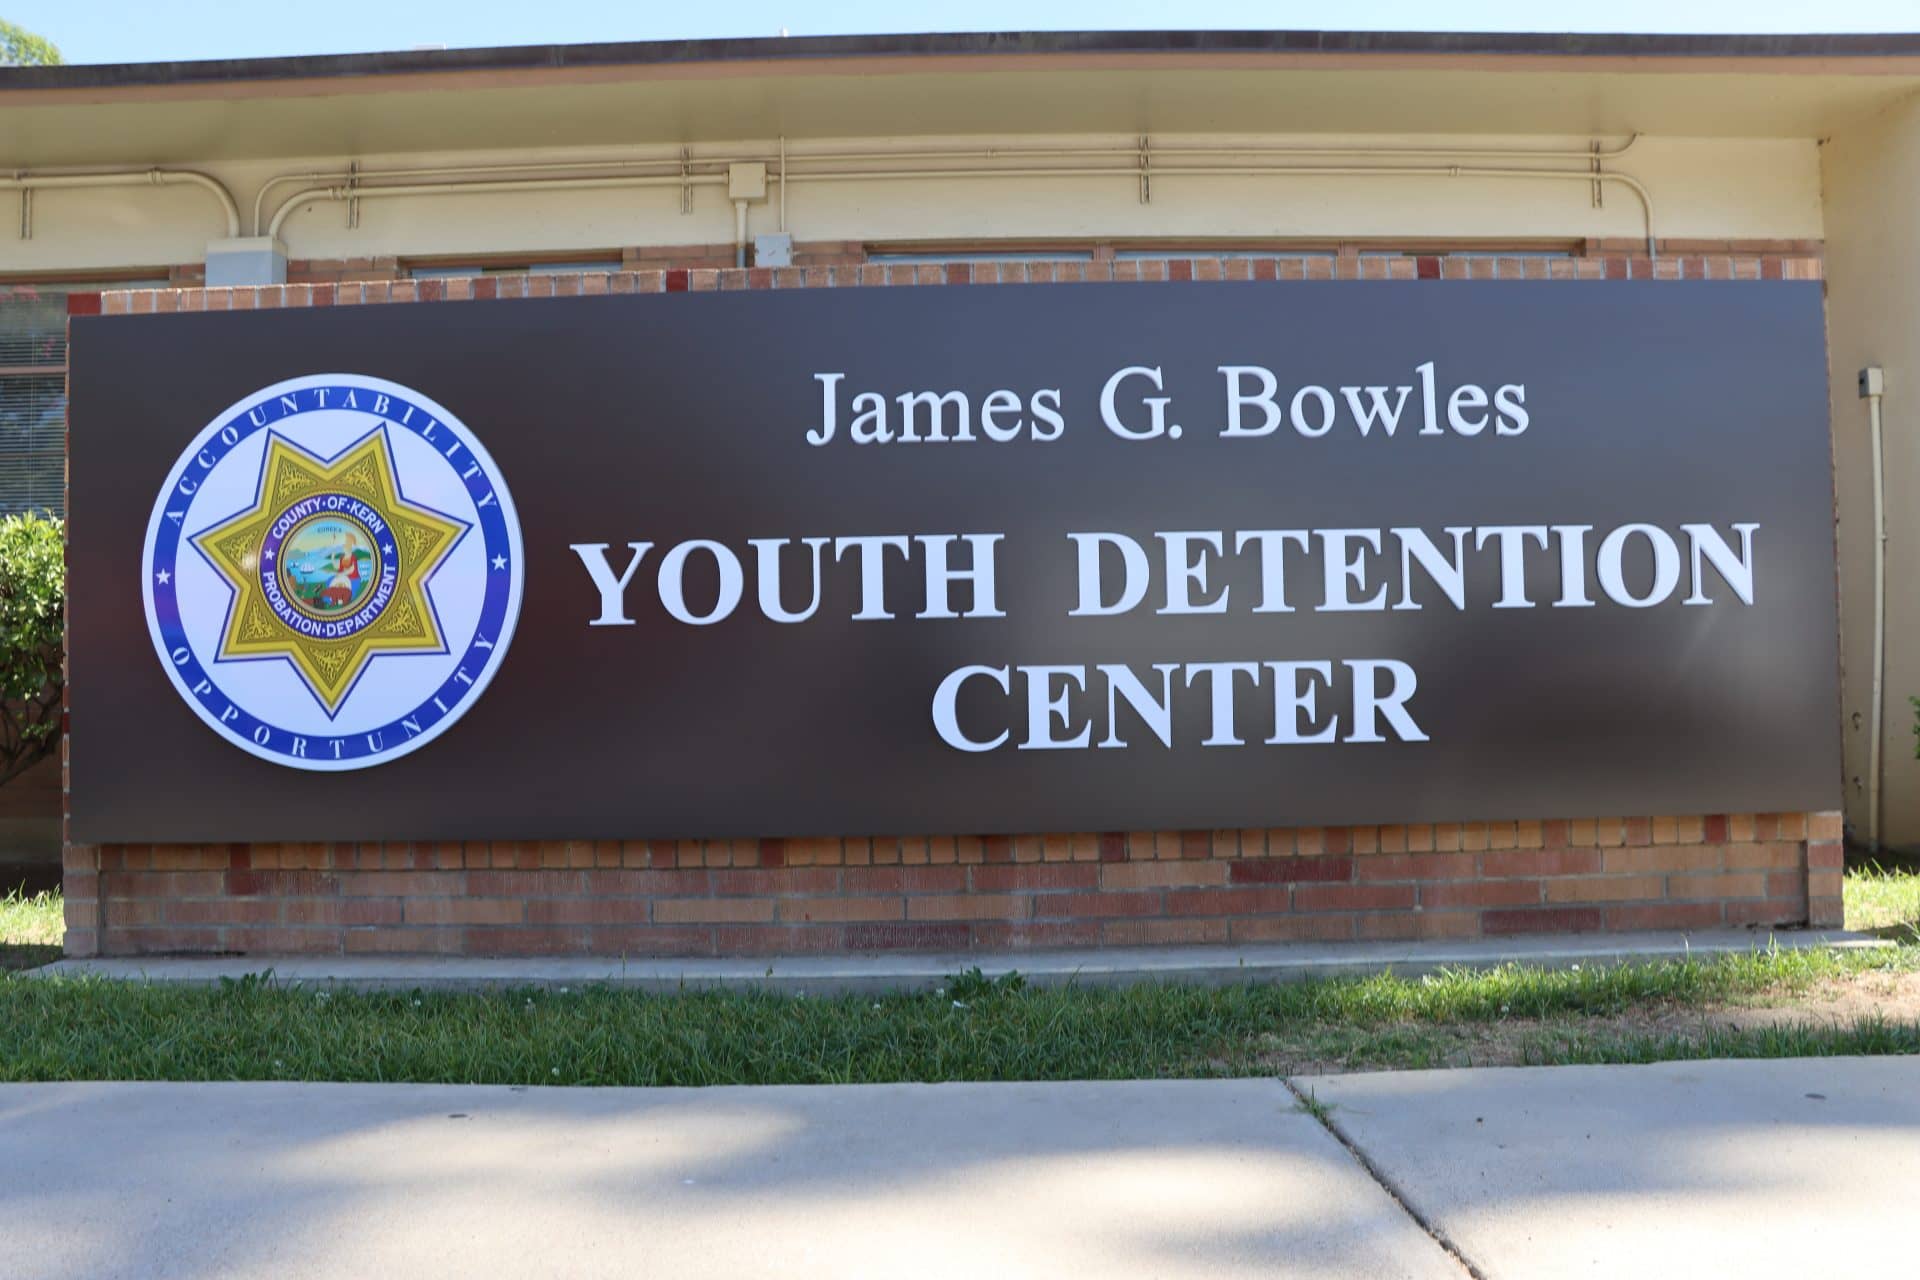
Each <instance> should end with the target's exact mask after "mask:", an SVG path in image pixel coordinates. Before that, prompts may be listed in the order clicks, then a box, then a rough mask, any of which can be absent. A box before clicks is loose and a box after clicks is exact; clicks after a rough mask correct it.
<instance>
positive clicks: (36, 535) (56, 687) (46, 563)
mask: <svg viewBox="0 0 1920 1280" xmlns="http://www.w3.org/2000/svg"><path fill="white" fill-rule="evenodd" d="M65 543H66V529H65V527H64V526H63V524H62V523H61V522H60V521H58V520H51V519H48V518H47V517H45V516H38V515H26V516H6V517H4V518H0V783H5V782H6V781H8V780H9V779H11V778H13V777H15V776H17V775H18V774H21V773H23V772H25V771H26V770H27V769H30V768H32V767H33V766H34V765H35V764H37V763H39V762H40V761H41V760H42V759H44V758H46V756H47V755H49V754H50V753H51V752H52V751H53V749H54V746H55V744H56V743H58V742H59V740H60V704H61V674H60V649H61V644H60V641H61V631H62V626H63V620H64V617H65V612H66V594H67V558H66V546H65Z"/></svg>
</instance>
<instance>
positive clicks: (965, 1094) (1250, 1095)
mask: <svg viewBox="0 0 1920 1280" xmlns="http://www.w3.org/2000/svg"><path fill="white" fill-rule="evenodd" d="M603 1275H604V1276H613V1275H619V1276H622V1277H629V1276H650V1277H651V1276H658V1277H675V1278H676V1280H677V1278H679V1277H715V1278H716V1280H720V1278H726V1280H731V1278H733V1277H762V1276H780V1277H806V1278H811V1277H820V1278H821V1280H826V1278H827V1277H854V1276H874V1277H889V1278H894V1280H897V1278H899V1277H913V1278H914V1280H929V1278H934V1277H948V1276H952V1277H961V1276H966V1277H976V1278H977V1277H995V1278H996V1280H997V1278H999V1277H1022V1276H1033V1277H1042V1276H1045V1277H1057V1276H1068V1275H1084V1276H1089V1277H1099V1278H1100V1280H1131V1278H1132V1277H1146V1276H1157V1277H1174V1278H1186V1277H1192V1278H1194V1280H1200V1278H1203V1277H1205V1278H1208V1280H1213V1278H1219V1280H1225V1278H1227V1277H1256V1276H1259V1277H1272V1276H1327V1277H1336V1276H1337V1277H1347V1276H1355V1277H1358V1276H1367V1277H1373V1276H1381V1277H1385V1276H1396V1277H1417V1278H1420V1280H1427V1278H1429V1277H1431V1278H1435V1280H1438V1278H1440V1277H1446V1278H1448V1280H1457V1278H1458V1276H1459V1275H1460V1272H1459V1270H1458V1268H1457V1266H1456V1265H1455V1264H1454V1263H1453V1262H1452V1261H1451V1260H1450V1259H1449V1258H1448V1257H1447V1256H1446V1255H1445V1254H1444V1253H1443V1252H1442V1250H1441V1249H1440V1248H1439V1247H1438V1246H1437V1245H1435V1244H1434V1242H1433V1241H1432V1240H1431V1239H1430V1238H1429V1237H1428V1236H1427V1235H1426V1234H1425V1233H1424V1232H1422V1231H1421V1230H1420V1228H1419V1226H1418V1225H1417V1224H1416V1223H1414V1222H1413V1220H1412V1219H1410V1218H1408V1217H1407V1216H1406V1215H1405V1214H1404V1213H1403V1212H1402V1211H1401V1210H1400V1208H1399V1207H1398V1206H1397V1205H1395V1204H1394V1203H1393V1201H1392V1199H1391V1198H1390V1197H1389V1196H1388V1195H1387V1194H1386V1193H1385V1192H1384V1191H1382V1190H1381V1189H1380V1188H1379V1186H1378V1185H1376V1184H1375V1183H1374V1182H1373V1181H1372V1180H1371V1179H1370V1178H1369V1177H1368V1176H1367V1174H1366V1172H1365V1171H1364V1170H1363V1169H1362V1168H1361V1167H1360V1166H1359V1165H1358V1164H1356V1163H1355V1162H1354V1161H1353V1160H1352V1159H1351V1158H1350V1157H1349V1156H1348V1155H1347V1153H1346V1152H1345V1151H1343V1150H1342V1149H1341V1147H1340V1144H1339V1143H1338V1142H1337V1141H1335V1140H1334V1138H1333V1137H1332V1136H1331V1135H1329V1134H1328V1133H1327V1131H1326V1130H1325V1129H1324V1128H1322V1127H1321V1126H1320V1124H1319V1123H1318V1122H1316V1121H1315V1120H1314V1119H1313V1118H1312V1117H1311V1116H1309V1115H1306V1114H1304V1113H1303V1112H1301V1111H1299V1110H1298V1109H1297V1106H1296V1103H1295V1099H1294V1097H1293V1095H1292V1094H1291V1093H1289V1092H1288V1091H1287V1089H1286V1087H1285V1086H1284V1085H1283V1084H1281V1083H1280V1082H1279V1081H1275V1080H1239V1081H1142V1082H1122V1083H1107V1084H1064V1085H1062V1084H1005V1085H970V1084H961V1085H938V1086H926V1085H882V1086H868V1087H850V1088H762V1089H739V1088H730V1089H706V1090H691V1089H658V1090H649V1089H532V1090H526V1089H507V1088H496V1087H472V1086H439V1085H412V1086H408V1085H290V1084H219V1085H169V1084H143V1085H133V1084H127V1085H115V1084H64V1085H13V1086H0V1276H5V1277H9V1278H10V1280H11V1278H13V1277H20V1278H21V1280H24V1278H26V1277H35V1278H37V1280H82V1278H83V1277H84V1278H88V1280H92V1278H94V1277H127V1278H128V1280H133V1278H135V1277H138V1278H140V1280H146V1278H149V1277H181V1278H183V1280H184V1278H186V1277H194V1278H195V1280H198V1278H200V1277H208V1276H221V1277H253V1276H260V1277H267V1276H271V1277H275V1278H276V1280H304V1278H307V1277H358V1276H394V1277H407V1280H426V1278H433V1277H461V1278H462V1280H466V1278H469V1277H481V1276H603Z"/></svg>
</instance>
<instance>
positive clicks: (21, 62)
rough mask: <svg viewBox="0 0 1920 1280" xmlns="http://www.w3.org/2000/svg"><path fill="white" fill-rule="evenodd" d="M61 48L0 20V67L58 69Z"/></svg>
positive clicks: (44, 38)
mask: <svg viewBox="0 0 1920 1280" xmlns="http://www.w3.org/2000/svg"><path fill="white" fill-rule="evenodd" d="M61 61H62V59H61V57H60V49H59V46H58V45H56V44H54V43H53V41H51V40H49V39H47V38H46V37H45V36H37V35H35V34H33V32H31V31H24V30H22V29H21V28H19V27H16V26H14V25H13V24H12V23H11V22H8V21H6V20H5V19H4V18H0V67H57V66H59V65H60V63H61Z"/></svg>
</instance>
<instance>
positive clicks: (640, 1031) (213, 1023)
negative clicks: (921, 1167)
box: [0, 871, 1920, 1085]
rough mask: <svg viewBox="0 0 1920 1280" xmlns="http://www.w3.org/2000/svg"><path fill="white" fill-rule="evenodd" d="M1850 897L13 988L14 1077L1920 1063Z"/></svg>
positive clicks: (811, 1074)
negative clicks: (1794, 937) (321, 983)
mask: <svg viewBox="0 0 1920 1280" xmlns="http://www.w3.org/2000/svg"><path fill="white" fill-rule="evenodd" d="M1847 893H1848V910H1849V917H1850V921H1851V918H1852V917H1853V915H1854V913H1855V912H1856V910H1857V911H1859V912H1869V911H1870V912H1872V913H1873V914H1872V916H1871V919H1872V920H1873V921H1875V922H1876V923H1875V926H1874V927H1876V928H1882V929H1892V928H1895V927H1898V926H1909V927H1908V928H1907V931H1906V934H1905V936H1906V938H1907V939H1908V941H1905V942H1902V943H1898V944H1896V945H1894V946H1890V947H1885V948H1881V949H1878V950H1873V951H1778V950H1768V951H1759V952H1755V953H1752V954H1747V955H1733V956H1718V957H1713V958H1709V959H1703V960H1686V961H1669V962H1658V963H1648V964H1635V965H1619V966H1587V967H1584V968H1576V969H1565V970H1537V969H1529V968H1524V967H1520V966H1512V965H1509V966H1502V967H1499V968H1495V969H1490V970H1478V971H1471V972H1468V971H1461V972H1449V973H1445V974H1441V975H1436V976H1430V977H1424V978H1397V977H1393V976H1386V975H1383V976H1376V977H1370V978H1359V979H1332V980H1324V981H1312V982H1301V983H1292V984H1277V985H1273V984H1270V985H1246V986H1239V987H1227V988H1200V987H1186V986H1173V985H1156V984H1147V985H1141V986H1136V987H1131V988H1126V989H1120V990H1112V989H1099V988H1074V987H1066V988H1044V989H1043V988H1035V987H1029V986H1026V985H1025V984H1024V983H1022V982H1020V981H1019V980H1018V979H1017V978H1016V979H1013V980H1005V979H1003V980H1000V981H997V982H996V981H990V980H986V979H983V978H981V977H979V976H978V975H977V973H976V974H958V975H954V976H953V978H951V979H950V980H949V982H948V984H947V986H946V987H945V988H943V989H942V990H940V991H938V992H932V993H916V994H902V995H893V996H886V997H881V998H874V997H858V996H834V997H797V996H793V995H776V994H770V993H764V992H728V993H719V992H687V993H683V994H677V995H646V994H641V993H638V992H632V991H622V990H613V989H608V988H604V987H588V988H582V989H575V990H571V991H569V990H532V989H529V990H520V991H494V992H486V993H436V992H411V993H394V992H380V993H369V992H353V991H346V990H329V989H317V988H312V987H303V986H299V985H295V984H288V983H279V982H275V981H273V980H272V979H271V978H268V979H267V980H264V981H263V980H258V979H248V980H244V981H240V982H228V983H223V984H222V985H220V986H218V987H210V988H208V987H201V988H193V987H169V986H149V985H144V984H137V983H124V982H112V981H105V980H99V979H44V978H26V977H24V976H20V975H17V974H16V975H0V1080H16V1081H18V1080H70V1079H130V1080H131V1079H140V1080H158V1079H173V1080H236V1079H237V1080H269V1079H291V1080H363V1081H438V1082H479V1083H494V1084H514V1085H528V1084H568V1085H575V1084H579V1085H614V1084H622V1085H665V1084H680V1085H711V1084H799V1083H848V1082H882V1081H900V1080H926V1081H932V1080H1070V1079H1117V1078H1139V1077H1168V1076H1219V1075H1259V1074H1269V1073H1274V1072H1312V1071H1325V1070H1355V1069H1372V1068H1403V1067H1434V1066H1459V1065H1491V1064H1510V1063H1538V1064H1550V1063H1566V1062H1643V1061H1656V1060H1663V1059H1673V1058H1690V1057H1780V1056H1805V1055H1819V1054H1841V1053H1920V1018H1917V1017H1916V1016H1915V1013H1914V1010H1915V1008H1916V1007H1920V1006H1916V999H1920V932H1915V931H1914V930H1913V929H1912V928H1911V927H1910V926H1911V925H1913V924H1914V923H1916V922H1920V874H1916V873H1914V872H1911V871H1903V872H1885V871H1875V872H1868V873H1860V874H1857V875H1854V876H1850V877H1849V879H1848V884H1847ZM1864 918H1865V917H1863V919H1864ZM59 921H60V911H59V901H58V899H57V898H54V897H41V898H35V899H18V898H12V899H8V900H6V901H5V903H4V904H0V954H4V953H5V951H6V950H7V949H8V948H13V949H16V950H20V949H24V948H29V947H31V948H40V949H42V950H43V951H44V950H45V949H46V948H48V947H49V946H50V945H51V943H50V940H51V939H54V938H57V936H58V932H59V928H60V924H59Z"/></svg>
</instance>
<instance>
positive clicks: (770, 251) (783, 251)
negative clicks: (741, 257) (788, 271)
mask: <svg viewBox="0 0 1920 1280" xmlns="http://www.w3.org/2000/svg"><path fill="white" fill-rule="evenodd" d="M753 265H754V266H756V267H790V266H792V265H793V237H792V236H791V235H789V234H787V233H786V232H785V231H776V232H774V233H772V234H771V235H764V236H755V237H754V238H753Z"/></svg>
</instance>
